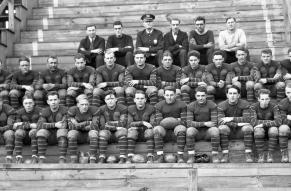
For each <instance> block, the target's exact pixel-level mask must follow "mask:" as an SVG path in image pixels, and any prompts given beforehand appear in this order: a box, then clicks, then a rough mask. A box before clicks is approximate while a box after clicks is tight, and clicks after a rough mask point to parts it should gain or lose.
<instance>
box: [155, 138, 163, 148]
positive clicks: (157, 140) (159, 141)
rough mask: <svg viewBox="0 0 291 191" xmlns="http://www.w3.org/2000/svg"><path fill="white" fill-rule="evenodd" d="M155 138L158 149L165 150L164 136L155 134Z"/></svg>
mask: <svg viewBox="0 0 291 191" xmlns="http://www.w3.org/2000/svg"><path fill="white" fill-rule="evenodd" d="M154 140H155V147H156V151H163V149H164V141H163V138H162V137H161V136H160V135H155V136H154Z"/></svg>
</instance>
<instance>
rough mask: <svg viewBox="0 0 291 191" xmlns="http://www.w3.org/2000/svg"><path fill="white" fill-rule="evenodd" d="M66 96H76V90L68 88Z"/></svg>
mask: <svg viewBox="0 0 291 191" xmlns="http://www.w3.org/2000/svg"><path fill="white" fill-rule="evenodd" d="M67 96H71V97H77V92H76V91H75V90H68V91H67Z"/></svg>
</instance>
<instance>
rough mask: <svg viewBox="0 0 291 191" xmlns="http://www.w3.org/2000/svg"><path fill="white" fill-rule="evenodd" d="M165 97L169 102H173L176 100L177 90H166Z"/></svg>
mask: <svg viewBox="0 0 291 191" xmlns="http://www.w3.org/2000/svg"><path fill="white" fill-rule="evenodd" d="M164 98H165V101H166V103H167V104H172V103H174V102H175V101H176V92H174V91H171V90H166V91H165V94H164Z"/></svg>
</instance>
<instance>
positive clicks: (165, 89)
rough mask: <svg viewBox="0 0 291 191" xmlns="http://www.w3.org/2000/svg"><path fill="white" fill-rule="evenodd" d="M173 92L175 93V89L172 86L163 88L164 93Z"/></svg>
mask: <svg viewBox="0 0 291 191" xmlns="http://www.w3.org/2000/svg"><path fill="white" fill-rule="evenodd" d="M167 90H168V91H173V92H174V93H176V89H175V87H174V86H166V87H165V88H164V91H167Z"/></svg>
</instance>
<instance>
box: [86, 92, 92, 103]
mask: <svg viewBox="0 0 291 191" xmlns="http://www.w3.org/2000/svg"><path fill="white" fill-rule="evenodd" d="M87 98H88V101H89V103H90V105H92V100H93V94H92V93H89V94H87Z"/></svg>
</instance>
